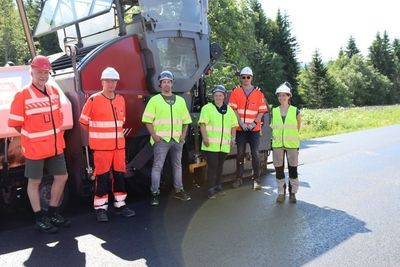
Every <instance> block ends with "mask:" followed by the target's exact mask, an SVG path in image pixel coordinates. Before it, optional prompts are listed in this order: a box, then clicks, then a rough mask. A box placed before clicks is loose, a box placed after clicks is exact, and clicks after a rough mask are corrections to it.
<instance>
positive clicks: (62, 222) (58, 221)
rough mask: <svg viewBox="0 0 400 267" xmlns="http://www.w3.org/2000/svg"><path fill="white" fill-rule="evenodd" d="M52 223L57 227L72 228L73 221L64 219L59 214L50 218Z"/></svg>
mask: <svg viewBox="0 0 400 267" xmlns="http://www.w3.org/2000/svg"><path fill="white" fill-rule="evenodd" d="M49 219H50V223H51V224H52V225H54V226H57V227H70V226H71V221H70V220H68V219H66V218H64V217H63V216H61V215H60V214H58V213H54V214H53V215H52V216H50V217H49Z"/></svg>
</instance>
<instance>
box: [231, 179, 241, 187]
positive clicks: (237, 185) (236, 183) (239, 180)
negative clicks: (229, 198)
mask: <svg viewBox="0 0 400 267" xmlns="http://www.w3.org/2000/svg"><path fill="white" fill-rule="evenodd" d="M242 184H243V180H242V178H237V179H236V181H234V182H233V183H232V187H233V188H238V187H240V186H241V185H242Z"/></svg>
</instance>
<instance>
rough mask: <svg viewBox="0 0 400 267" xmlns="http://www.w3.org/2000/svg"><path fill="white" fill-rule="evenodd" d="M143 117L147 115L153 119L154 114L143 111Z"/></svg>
mask: <svg viewBox="0 0 400 267" xmlns="http://www.w3.org/2000/svg"><path fill="white" fill-rule="evenodd" d="M143 117H147V118H149V119H154V118H155V117H156V115H155V114H153V113H150V112H145V113H143Z"/></svg>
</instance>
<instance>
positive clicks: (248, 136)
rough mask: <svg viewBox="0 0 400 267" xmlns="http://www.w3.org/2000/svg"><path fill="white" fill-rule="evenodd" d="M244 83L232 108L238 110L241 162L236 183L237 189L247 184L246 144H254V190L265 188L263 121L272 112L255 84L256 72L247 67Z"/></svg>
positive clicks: (236, 90)
mask: <svg viewBox="0 0 400 267" xmlns="http://www.w3.org/2000/svg"><path fill="white" fill-rule="evenodd" d="M240 78H241V81H242V84H241V85H240V86H237V87H236V88H234V89H233V91H232V93H231V96H230V98H229V105H230V106H231V108H232V109H233V110H234V111H235V113H236V116H237V119H238V123H239V126H238V127H237V128H236V144H237V161H236V181H235V182H234V183H233V184H232V185H233V187H239V186H240V185H241V184H242V183H243V181H242V179H243V169H244V168H243V167H244V166H243V164H244V155H245V151H246V143H249V144H250V150H251V163H252V166H253V179H254V187H253V188H254V190H260V189H261V180H260V160H259V153H258V147H259V144H260V131H261V119H262V117H263V115H264V113H266V112H268V105H267V102H266V100H265V97H264V94H263V93H262V91H261V89H260V88H258V87H257V86H254V85H252V84H251V81H252V80H253V71H252V70H251V68H250V67H244V68H243V69H242V70H241V72H240Z"/></svg>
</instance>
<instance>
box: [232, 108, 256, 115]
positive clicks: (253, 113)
mask: <svg viewBox="0 0 400 267" xmlns="http://www.w3.org/2000/svg"><path fill="white" fill-rule="evenodd" d="M245 111H246V114H247V115H257V114H258V110H250V109H247V110H245V109H239V108H238V109H237V112H238V113H239V114H244V112H245Z"/></svg>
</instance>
